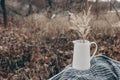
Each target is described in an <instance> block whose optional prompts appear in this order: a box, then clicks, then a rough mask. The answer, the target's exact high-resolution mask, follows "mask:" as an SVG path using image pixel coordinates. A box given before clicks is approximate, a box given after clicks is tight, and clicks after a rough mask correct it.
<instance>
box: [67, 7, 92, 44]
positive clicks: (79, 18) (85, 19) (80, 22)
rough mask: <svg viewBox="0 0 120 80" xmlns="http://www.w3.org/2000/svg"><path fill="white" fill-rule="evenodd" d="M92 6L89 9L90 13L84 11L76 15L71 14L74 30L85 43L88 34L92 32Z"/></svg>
mask: <svg viewBox="0 0 120 80" xmlns="http://www.w3.org/2000/svg"><path fill="white" fill-rule="evenodd" d="M90 10H91V6H90V7H89V8H88V11H85V10H83V13H79V14H74V13H70V12H69V15H70V22H71V23H72V27H70V28H71V29H72V30H74V31H76V32H77V33H78V35H79V36H81V37H82V39H83V42H84V40H85V39H86V37H87V35H88V33H89V32H90V28H91V27H90V26H89V22H90V20H91V18H92V16H91V14H90Z"/></svg>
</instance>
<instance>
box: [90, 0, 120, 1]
mask: <svg viewBox="0 0 120 80" xmlns="http://www.w3.org/2000/svg"><path fill="white" fill-rule="evenodd" d="M89 1H96V0H89ZM99 1H110V0H99ZM117 1H120V0H117Z"/></svg>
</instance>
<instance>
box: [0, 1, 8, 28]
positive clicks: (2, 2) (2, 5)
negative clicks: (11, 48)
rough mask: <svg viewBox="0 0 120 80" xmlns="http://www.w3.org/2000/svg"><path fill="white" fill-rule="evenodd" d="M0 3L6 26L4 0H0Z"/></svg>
mask: <svg viewBox="0 0 120 80" xmlns="http://www.w3.org/2000/svg"><path fill="white" fill-rule="evenodd" d="M0 5H1V8H2V14H3V21H4V26H5V27H6V26H7V13H6V7H5V0H0Z"/></svg>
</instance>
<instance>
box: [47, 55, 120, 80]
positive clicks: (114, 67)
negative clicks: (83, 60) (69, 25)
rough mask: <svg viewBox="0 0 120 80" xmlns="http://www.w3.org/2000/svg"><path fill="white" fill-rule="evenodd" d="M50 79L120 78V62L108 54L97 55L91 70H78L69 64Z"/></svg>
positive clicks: (113, 79)
mask: <svg viewBox="0 0 120 80" xmlns="http://www.w3.org/2000/svg"><path fill="white" fill-rule="evenodd" d="M49 80H120V62H118V61H115V60H113V59H111V58H109V57H107V56H95V57H94V58H93V59H92V60H91V68H90V69H89V70H84V71H81V70H76V69H74V68H72V66H71V65H68V66H67V67H66V68H65V69H64V70H63V71H61V72H60V73H58V74H57V75H55V76H53V77H52V78H50V79H49Z"/></svg>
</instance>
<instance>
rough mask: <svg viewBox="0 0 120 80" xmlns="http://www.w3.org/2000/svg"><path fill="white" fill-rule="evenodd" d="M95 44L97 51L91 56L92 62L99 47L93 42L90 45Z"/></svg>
mask: <svg viewBox="0 0 120 80" xmlns="http://www.w3.org/2000/svg"><path fill="white" fill-rule="evenodd" d="M92 44H94V45H95V47H96V48H95V51H94V52H93V55H92V56H91V58H90V60H91V59H92V58H93V57H94V56H95V54H96V52H97V49H98V45H97V44H96V43H95V42H91V43H90V45H92Z"/></svg>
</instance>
